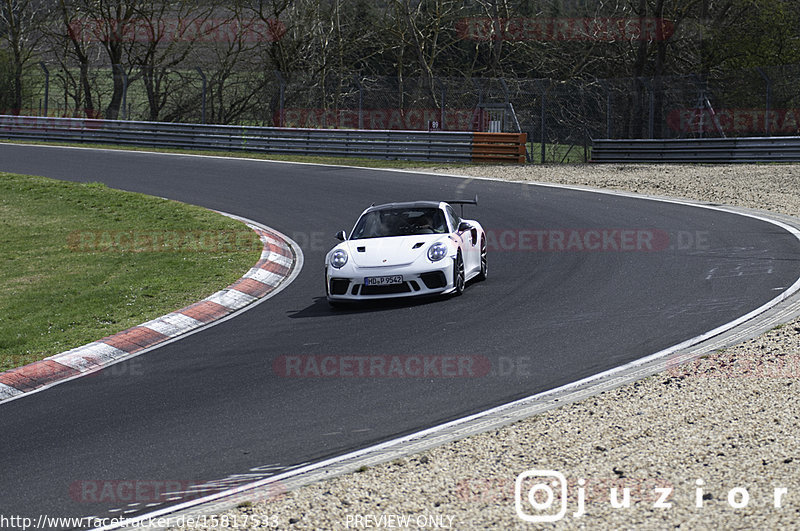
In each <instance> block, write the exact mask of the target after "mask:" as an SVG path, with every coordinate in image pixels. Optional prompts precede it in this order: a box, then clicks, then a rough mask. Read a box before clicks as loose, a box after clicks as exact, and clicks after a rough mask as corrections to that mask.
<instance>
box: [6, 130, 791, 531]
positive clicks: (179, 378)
mask: <svg viewBox="0 0 800 531" xmlns="http://www.w3.org/2000/svg"><path fill="white" fill-rule="evenodd" d="M0 170H2V171H10V172H15V173H25V174H32V175H44V176H48V177H53V178H59V179H66V180H75V181H100V182H104V183H106V184H108V185H109V186H112V187H115V188H121V189H125V190H132V191H137V192H144V193H148V194H153V195H158V196H162V197H168V198H171V199H176V200H180V201H184V202H187V203H192V204H196V205H202V206H205V207H209V208H213V209H218V210H222V211H225V212H229V213H233V214H237V215H240V216H244V217H247V218H250V219H253V220H256V221H259V222H262V223H264V224H266V225H268V226H270V227H273V228H275V229H277V230H279V231H281V232H283V233H284V234H286V235H288V236H290V237H292V238H294V239H295V240H296V241H297V242H298V243H300V244H301V246H302V247H303V251H304V254H305V266H304V269H303V271H302V272H301V274H300V275H299V277H298V278H297V279H296V280H295V281H294V283H293V284H292V285H291V286H289V287H288V288H287V289H286V290H284V291H283V292H281V293H280V294H278V295H277V296H276V297H274V298H273V299H271V300H269V301H267V302H266V303H264V304H261V305H259V306H257V307H256V308H254V309H252V310H250V311H248V312H245V313H244V314H242V315H240V316H239V317H237V318H235V319H231V320H229V321H226V322H224V323H221V324H219V325H217V326H214V327H211V328H209V329H207V330H205V331H202V332H200V333H196V334H194V335H191V336H188V337H186V338H185V339H182V340H180V341H177V342H174V343H171V344H168V345H166V346H163V347H160V348H157V349H155V350H153V351H151V352H148V353H146V354H144V355H142V356H139V357H136V358H133V359H132V360H129V361H127V362H124V363H121V364H119V365H115V366H113V367H112V368H109V369H107V370H105V371H103V372H102V373H100V374H99V375H97V376H94V377H88V378H80V379H76V380H73V381H70V382H67V383H64V384H61V385H57V386H55V387H52V388H50V389H47V390H45V391H43V392H40V393H36V394H33V395H31V396H27V397H23V398H21V399H18V400H15V401H12V402H9V403H6V404H4V405H2V406H0V426H2V429H0V448H1V449H2V451H0V515H6V516H11V515H14V516H28V517H32V518H38V516H39V515H42V514H45V515H49V516H89V515H92V516H119V515H120V514H123V513H124V512H125V511H128V512H127V513H125V516H134V515H136V514H141V513H142V512H143V511H146V510H150V508H149V507H147V506H146V505H147V504H148V503H149V502H150V501H152V500H148V499H146V495H145V497H144V498H138V499H134V500H132V501H131V500H128V499H124V498H125V496H124V495H120V494H121V493H119V492H117V493H115V494H114V493H110V492H107V493H106V494H107V496H105V497H104V498H105V499H104V501H101V502H95V501H92V498H91V495H92V492H91V488H92V486H95V487H96V486H98V485H99V486H101V488H105V487H103V486H104V485H105V486H108V485H110V484H112V483H111V482H114V481H117V482H120V481H128V482H135V481H138V482H164V481H171V482H173V483H172V484H173V485H175V484H180V485H185V484H187V483H189V482H194V483H197V482H209V481H219V480H223V479H224V478H228V482H229V483H230V482H234V481H236V478H232V477H231V476H232V475H236V474H246V473H254V474H255V475H259V474H260V475H261V477H263V476H264V475H268V474H270V473H275V472H276V471H280V470H283V469H285V468H286V467H291V466H293V465H298V464H300V463H306V462H313V461H316V460H321V459H323V458H326V457H331V456H335V455H339V454H343V453H346V452H348V451H352V450H354V449H357V448H361V447H364V446H367V445H370V444H372V443H376V442H380V441H384V440H388V439H391V438H394V437H397V436H399V435H402V434H406V433H411V432H414V431H417V430H419V429H422V428H426V427H430V426H434V425H436V424H439V423H442V422H445V421H448V420H452V419H455V418H458V417H461V416H464V415H467V414H470V413H475V412H477V411H481V410H483V409H486V408H488V407H492V406H496V405H499V404H502V403H505V402H508V401H511V400H514V399H518V398H521V397H525V396H529V395H532V394H535V393H538V392H541V391H545V390H548V389H552V388H555V387H558V386H561V385H564V384H567V383H569V382H572V381H575V380H578V379H581V378H584V377H586V376H589V375H592V374H595V373H598V372H600V371H603V370H606V369H609V368H612V367H615V366H618V365H621V364H624V363H626V362H628V361H631V360H635V359H637V358H641V357H643V356H645V355H647V354H650V353H653V352H656V351H659V350H661V349H664V348H666V347H669V346H671V345H674V344H677V343H679V342H681V341H683V340H686V339H688V338H691V337H694V336H697V335H699V334H701V333H703V332H706V331H708V330H711V329H713V328H715V327H717V326H719V325H722V324H724V323H727V322H729V321H732V320H733V319H735V318H737V317H739V316H741V315H743V314H745V313H747V312H749V311H751V310H753V309H755V308H757V307H759V306H761V305H762V304H764V303H766V302H767V301H769V300H771V299H773V298H774V297H776V296H778V295H779V294H780V293H781V291H782V290H785V289H786V288H787V287H788V286H790V285H791V284H792V283H793V282H794V281H795V280H796V278H797V272H798V256H800V244H799V243H798V241H797V239H795V238H794V237H793V236H791V235H790V234H788V233H786V232H784V231H783V230H781V229H780V228H778V227H776V226H775V225H772V224H769V223H766V222H763V221H759V220H755V219H751V218H747V217H743V216H738V215H733V214H728V213H723V212H719V211H712V210H708V209H701V208H695V207H690V206H685V205H677V204H671V203H663V202H655V201H650V200H645V199H636V198H629V197H618V196H612V195H604V194H596V193H590V192H585V191H575V190H568V189H561V188H547V187H532V186H528V185H520V184H513V183H502V182H494V181H480V180H476V181H471V182H467V181H465V180H463V179H458V178H451V177H435V176H430V175H417V174H408V173H396V172H382V171H376V170H368V169H363V170H361V169H352V168H338V167H324V166H307V165H292V164H279V163H266V162H262V161H246V160H231V159H217V158H200V157H191V156H175V155H171V156H167V155H158V154H144V153H131V152H112V151H91V150H77V149H61V148H47V147H33V146H15V145H0ZM554 171H557V170H554ZM721 185H724V184H722V183H721ZM475 193H477V194H478V195H479V196H480V203H479V206H478V207H468V208H467V210H466V213H465V214H467V217H469V216H470V215H474V217H475V219H478V220H479V221H481V223H482V224H483V225H484V227H485V228H487V229H488V230H490V231H491V232H492V234H494V235H496V236H499V237H500V239H501V241H498V245H499V247H500V249H494V251H493V252H492V250H491V249H490V256H489V264H490V271H489V280H488V281H486V282H482V283H475V284H473V285H470V286H469V287H468V289H467V291H466V292H465V294H464V296H462V297H459V298H452V299H446V300H433V301H421V302H413V303H399V304H381V305H371V306H368V307H365V308H354V309H347V310H344V311H337V310H332V309H330V308H329V307H328V305H327V303H326V302H325V300H324V297H323V295H324V291H323V289H324V288H323V283H322V261H323V257H324V254H325V252H326V251H327V249H328V248H329V247H331V246H333V244H334V243H335V240H334V239H333V234H334V233H335V232H336V231H337V230H339V229H346V230H348V231H349V229H350V228H351V227H352V224H353V222H354V221H355V218H356V217H357V215H358V213H360V212H361V210H362V209H363V208H365V207H366V206H368V205H369V204H370V203H372V202H384V201H396V200H397V201H404V200H416V199H444V200H447V199H454V198H456V197H458V196H460V197H465V198H466V197H472V196H473V195H474V194H475ZM98 229H102V227H98ZM534 229H537V230H548V231H559V230H566V229H574V230H591V229H594V230H601V231H602V230H603V229H607V230H619V229H631V230H648V231H656V232H654V233H655V234H663V233H664V232H665V233H668V234H670V235H671V240H670V245H669V246H665V247H663V248H661V247H660V246H659V248H658V249H656V250H650V251H617V250H605V251H603V250H599V251H598V250H595V251H579V250H569V251H566V250H565V251H552V252H551V251H545V252H538V251H533V250H528V249H523V248H521V247H526V246H529V245H530V244H531V240H530V239H529V238H530V233H526V232H525V231H528V230H534ZM661 231H663V232H661ZM525 234H528V236H521V235H525ZM548 234H554V233H553V232H550V233H548ZM581 234H585V233H581ZM698 236H699V238H698ZM515 238H516V240H515ZM520 238H521V239H520ZM698 240H699V241H698ZM534 241H535V240H534ZM503 248H505V249H503ZM411 354H413V355H418V356H473V357H474V358H472V359H480V360H488V362H489V364H490V365H491V368H492V370H491V371H490V372H489V373H488V374H483V373H481V374H480V375H478V376H472V377H435V376H434V377H426V378H422V377H405V378H401V377H372V378H370V377H291V378H287V377H284V376H281V375H277V374H275V373H274V371H273V361H274V360H275V359H276V358H279V357H281V356H323V355H331V356H368V357H371V358H369V359H375V358H376V357H380V356H402V355H411ZM430 359H432V358H430ZM112 369H113V370H112ZM534 459H535V456H531V460H532V461H531V462H532V463H533V462H534ZM253 470H255V472H251V471H253ZM223 483H224V482H223ZM151 484H153V483H151ZM87 486H88V487H87ZM87 488H88V489H89V490H88V491H87ZM206 493H208V491H206ZM95 494H98V493H95ZM122 494H125V493H122ZM184 499H185V498H184ZM178 501H180V500H173V502H174V503H177V502H178ZM129 502H131V503H134V504H135V505H129ZM160 507H163V505H162V506H159V508H160ZM109 511H111V512H109Z"/></svg>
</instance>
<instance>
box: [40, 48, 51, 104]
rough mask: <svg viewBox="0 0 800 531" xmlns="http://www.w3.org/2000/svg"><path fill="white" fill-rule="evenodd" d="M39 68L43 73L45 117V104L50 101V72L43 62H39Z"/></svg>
mask: <svg viewBox="0 0 800 531" xmlns="http://www.w3.org/2000/svg"><path fill="white" fill-rule="evenodd" d="M39 66H40V67H41V68H42V70H43V71H44V115H45V116H47V102H48V101H50V71H49V70H48V69H47V65H46V64H44V61H39Z"/></svg>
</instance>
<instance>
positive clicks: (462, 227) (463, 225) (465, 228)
mask: <svg viewBox="0 0 800 531" xmlns="http://www.w3.org/2000/svg"><path fill="white" fill-rule="evenodd" d="M470 229H472V225H470V224H469V223H467V222H466V221H462V222H461V223H459V224H458V232H467V231H468V230H470Z"/></svg>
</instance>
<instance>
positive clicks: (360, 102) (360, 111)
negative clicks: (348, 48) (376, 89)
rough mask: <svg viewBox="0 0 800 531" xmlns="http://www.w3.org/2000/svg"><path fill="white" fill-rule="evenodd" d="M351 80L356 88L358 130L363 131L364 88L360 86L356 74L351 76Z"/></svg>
mask: <svg viewBox="0 0 800 531" xmlns="http://www.w3.org/2000/svg"><path fill="white" fill-rule="evenodd" d="M353 79H354V80H355V82H356V86H357V87H358V128H359V129H364V88H363V87H362V86H361V80H360V79H358V74H353Z"/></svg>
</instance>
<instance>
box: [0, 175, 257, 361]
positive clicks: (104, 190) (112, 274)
mask: <svg viewBox="0 0 800 531" xmlns="http://www.w3.org/2000/svg"><path fill="white" fill-rule="evenodd" d="M260 248H261V244H260V242H259V240H258V237H257V236H256V234H255V233H254V232H253V231H251V230H250V229H248V228H247V227H246V226H245V225H243V224H241V223H239V222H237V221H234V220H232V219H230V218H227V217H225V216H222V215H220V214H217V213H215V212H211V211H209V210H206V209H203V208H200V207H195V206H191V205H186V204H183V203H178V202H176V201H170V200H166V199H160V198H156V197H151V196H146V195H143V194H136V193H131V192H123V191H120V190H113V189H110V188H108V187H106V186H105V185H103V184H99V183H89V184H81V183H71V182H65V181H57V180H52V179H46V178H43V177H30V176H23V175H14V174H9V173H3V172H0V249H2V253H0V371H4V370H8V369H10V368H13V367H17V366H21V365H25V364H27V363H31V362H33V361H37V360H40V359H43V358H45V357H47V356H50V355H53V354H56V353H59V352H63V351H65V350H69V349H71V348H75V347H78V346H81V345H83V344H86V343H89V342H91V341H94V340H97V339H99V338H102V337H104V336H107V335H110V334H113V333H116V332H119V331H121V330H125V329H126V328H129V327H131V326H135V325H138V324H141V323H142V322H144V321H148V320H150V319H153V318H156V317H158V316H160V315H163V314H165V313H169V312H170V311H174V310H176V309H179V308H182V307H183V306H186V305H187V304H190V303H192V302H195V301H197V300H200V299H202V298H204V297H207V296H208V295H210V294H212V293H214V292H215V291H218V290H219V289H222V288H224V287H226V286H227V285H229V284H230V283H232V282H233V281H235V280H236V279H238V278H239V277H240V276H241V275H242V274H243V273H245V272H246V271H247V270H248V269H249V268H250V267H252V265H253V264H254V263H255V262H256V261H257V260H258V258H259V255H260Z"/></svg>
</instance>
